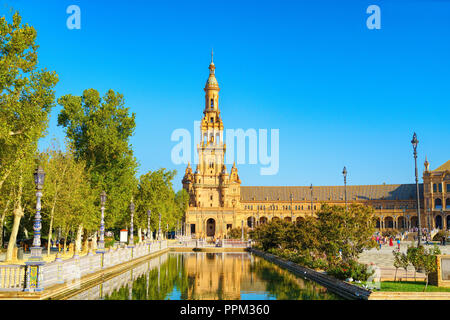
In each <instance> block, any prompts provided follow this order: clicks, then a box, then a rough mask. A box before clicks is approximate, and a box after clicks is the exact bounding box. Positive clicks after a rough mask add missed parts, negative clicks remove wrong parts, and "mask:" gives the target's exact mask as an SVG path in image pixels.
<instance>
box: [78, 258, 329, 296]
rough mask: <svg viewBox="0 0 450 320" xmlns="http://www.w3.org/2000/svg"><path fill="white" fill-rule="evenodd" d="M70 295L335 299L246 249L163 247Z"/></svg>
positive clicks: (326, 292)
mask: <svg viewBox="0 0 450 320" xmlns="http://www.w3.org/2000/svg"><path fill="white" fill-rule="evenodd" d="M71 299H90V300H92V299H105V300H130V299H132V300H167V299H170V300H180V299H181V300H203V299H209V300H218V299H219V300H236V299H238V300H245V299H253V300H258V299H278V300H282V299H289V300H330V299H338V297H337V296H335V295H334V294H332V293H330V292H328V291H327V290H326V288H324V287H322V286H320V285H318V284H316V283H314V282H311V281H308V280H304V279H301V278H298V277H296V276H294V275H293V274H291V273H289V272H288V271H286V270H283V269H281V268H279V267H278V266H276V265H274V264H273V263H271V262H268V261H266V260H264V259H261V258H259V257H255V256H253V255H251V254H249V253H246V252H245V253H244V252H243V253H203V252H202V253H166V254H163V255H161V256H159V257H157V258H153V259H151V260H149V261H147V262H145V263H143V264H141V265H139V266H137V267H135V268H133V269H131V270H128V271H127V272H124V273H122V274H120V275H118V276H116V277H114V278H112V279H109V280H106V281H104V282H103V283H101V284H98V285H97V286H95V287H93V288H90V289H89V290H86V291H84V292H82V293H80V294H78V295H76V296H74V297H72V298H71Z"/></svg>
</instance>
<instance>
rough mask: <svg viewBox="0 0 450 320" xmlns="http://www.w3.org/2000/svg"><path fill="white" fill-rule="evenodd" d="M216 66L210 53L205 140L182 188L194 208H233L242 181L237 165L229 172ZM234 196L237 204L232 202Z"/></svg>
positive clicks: (203, 128)
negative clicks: (193, 170)
mask: <svg viewBox="0 0 450 320" xmlns="http://www.w3.org/2000/svg"><path fill="white" fill-rule="evenodd" d="M215 69H216V67H215V65H214V60H213V52H211V63H210V65H209V77H208V80H207V81H206V85H205V88H204V90H205V108H204V110H203V118H202V120H201V124H200V137H201V139H202V141H201V142H200V144H198V145H197V152H198V160H199V163H198V165H197V167H196V170H195V172H194V173H192V169H191V167H190V165H188V167H187V168H186V172H185V175H184V178H183V187H184V188H185V189H186V191H188V193H189V195H190V206H191V207H203V208H217V207H233V206H236V201H238V200H239V194H240V190H239V186H240V180H239V177H238V176H237V169H236V167H235V166H234V167H233V169H232V173H231V174H230V175H228V173H227V168H226V165H225V152H226V145H225V143H224V142H223V122H222V119H221V118H220V109H219V91H220V88H219V84H218V82H217V79H216V76H215ZM230 183H232V184H233V185H234V187H233V188H232V190H229V186H230ZM236 184H238V185H236ZM234 194H236V195H237V196H236V197H235V196H234ZM234 198H236V199H235V201H234V204H235V205H233V201H232V200H233V199H234Z"/></svg>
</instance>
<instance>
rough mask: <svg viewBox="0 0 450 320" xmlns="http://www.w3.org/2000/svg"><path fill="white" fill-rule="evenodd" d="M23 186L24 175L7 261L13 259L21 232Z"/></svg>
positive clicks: (21, 177) (21, 178)
mask: <svg viewBox="0 0 450 320" xmlns="http://www.w3.org/2000/svg"><path fill="white" fill-rule="evenodd" d="M22 184H23V176H22V173H21V174H20V177H19V190H18V192H17V202H16V206H15V208H14V223H13V227H12V230H11V235H10V236H9V242H8V250H7V251H6V261H11V260H12V258H13V250H14V248H15V246H16V241H17V234H18V232H19V226H20V219H22V216H23V209H22Z"/></svg>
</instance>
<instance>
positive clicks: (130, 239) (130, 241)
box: [128, 199, 134, 248]
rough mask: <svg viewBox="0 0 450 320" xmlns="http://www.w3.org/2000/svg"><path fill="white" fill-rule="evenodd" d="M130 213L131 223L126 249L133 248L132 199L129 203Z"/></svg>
mask: <svg viewBox="0 0 450 320" xmlns="http://www.w3.org/2000/svg"><path fill="white" fill-rule="evenodd" d="M130 213H131V222H130V238H129V240H128V248H133V247H134V238H133V220H134V203H133V199H131V202H130Z"/></svg>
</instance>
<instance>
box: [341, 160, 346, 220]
mask: <svg viewBox="0 0 450 320" xmlns="http://www.w3.org/2000/svg"><path fill="white" fill-rule="evenodd" d="M342 175H343V176H344V197H345V212H347V168H346V167H345V166H344V170H342Z"/></svg>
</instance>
